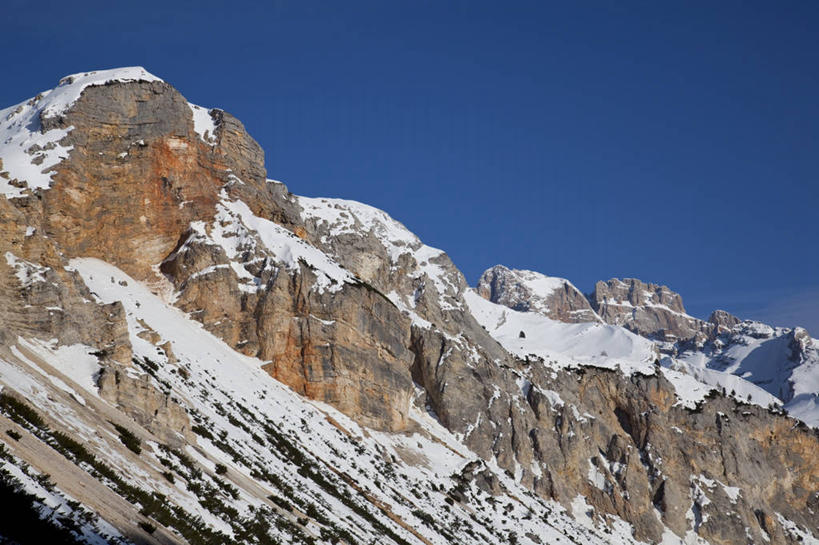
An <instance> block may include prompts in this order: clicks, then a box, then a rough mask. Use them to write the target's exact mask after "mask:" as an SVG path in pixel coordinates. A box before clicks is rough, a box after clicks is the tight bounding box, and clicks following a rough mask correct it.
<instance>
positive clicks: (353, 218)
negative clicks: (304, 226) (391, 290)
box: [297, 197, 461, 310]
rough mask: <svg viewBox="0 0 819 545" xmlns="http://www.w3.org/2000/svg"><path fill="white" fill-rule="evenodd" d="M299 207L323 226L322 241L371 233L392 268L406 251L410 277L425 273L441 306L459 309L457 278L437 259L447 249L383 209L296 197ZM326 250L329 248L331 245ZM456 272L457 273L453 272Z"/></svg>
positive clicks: (443, 256) (410, 303)
mask: <svg viewBox="0 0 819 545" xmlns="http://www.w3.org/2000/svg"><path fill="white" fill-rule="evenodd" d="M297 199H298V201H297V202H298V204H299V205H300V206H301V209H302V217H303V218H304V219H305V220H306V221H313V222H315V223H316V224H317V225H321V226H326V228H327V230H328V232H327V234H325V235H323V236H322V238H321V242H322V244H325V245H329V243H330V241H331V239H333V238H337V237H341V236H356V237H364V236H367V235H372V236H374V237H375V238H376V239H377V240H378V241H379V242H380V243H381V244H382V246H383V247H384V250H385V251H386V253H387V255H388V257H389V259H390V263H391V265H392V266H393V268H397V267H398V261H399V258H400V257H401V256H403V255H406V254H409V255H410V256H412V258H413V259H414V260H415V263H416V268H415V271H413V272H410V273H409V276H410V277H411V278H422V277H423V276H424V275H426V277H427V278H429V279H430V280H431V281H432V284H433V285H434V287H435V290H436V291H437V293H438V296H439V303H440V305H441V308H442V309H443V310H455V309H460V308H461V305H460V301H459V300H458V297H457V295H458V293H459V291H460V289H459V286H458V285H457V281H455V282H453V279H452V278H451V276H452V275H453V273H452V272H448V271H447V269H446V268H445V267H444V266H443V265H442V264H441V263H440V262H442V261H444V260H446V261H448V259H447V258H446V253H445V252H443V251H442V250H439V249H437V248H432V247H431V246H427V245H425V244H423V243H422V242H421V240H420V239H419V238H418V237H417V236H415V235H414V234H413V233H412V232H411V231H410V230H409V229H407V228H406V227H405V226H404V225H403V224H401V223H400V222H398V221H396V220H394V219H393V218H391V217H390V216H389V215H388V214H387V213H386V212H384V211H383V210H379V209H377V208H374V207H372V206H369V205H366V204H362V203H360V202H356V201H350V200H344V199H327V198H310V197H297ZM325 251H328V252H332V249H331V248H325ZM454 274H457V273H454ZM399 299H400V298H397V297H396V298H392V297H391V300H392V301H393V303H395V304H396V305H397V306H399V307H401V306H404V307H407V306H410V307H411V306H415V301H414V300H410V301H400V303H401V304H399Z"/></svg>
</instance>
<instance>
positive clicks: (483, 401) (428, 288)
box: [0, 68, 819, 544]
mask: <svg viewBox="0 0 819 545" xmlns="http://www.w3.org/2000/svg"><path fill="white" fill-rule="evenodd" d="M0 137H1V138H2V139H0V161H2V165H0V191H2V193H3V194H4V196H3V197H0V253H2V254H3V256H4V259H1V260H0V278H2V282H0V323H2V326H3V327H2V328H0V385H1V386H2V389H1V390H0V426H1V427H2V429H3V431H4V433H3V434H0V440H1V441H2V444H3V448H2V450H0V463H2V469H1V470H0V480H2V487H0V493H2V494H3V495H4V496H3V497H4V499H5V500H6V501H5V502H4V505H6V504H8V505H14V506H15V509H16V510H17V511H15V512H19V516H14V517H8V518H4V519H3V520H2V521H0V536H2V538H3V539H4V540H6V541H9V542H15V543H21V544H22V543H42V542H49V541H51V542H55V543H56V542H66V543H74V542H84V543H139V544H141V543H163V544H165V543H167V544H172V543H190V544H200V543H209V544H210V543H259V544H262V543H347V544H352V543H379V544H381V543H384V544H406V543H412V544H445V543H498V542H501V543H522V544H542V543H565V544H568V543H584V544H585V543H601V544H603V543H615V544H627V543H664V544H672V543H686V544H690V543H705V542H708V543H748V542H751V541H752V542H759V543H761V542H770V543H776V544H780V543H783V544H785V543H787V544H792V543H793V544H795V543H811V542H816V537H815V536H816V535H819V528H817V527H816V517H815V513H816V510H817V509H819V495H818V494H817V490H816V482H817V475H819V460H817V458H816V456H815V453H816V452H817V451H819V434H817V431H816V430H815V429H813V428H810V427H809V426H807V425H805V424H803V423H801V422H800V421H798V420H795V419H794V418H792V417H791V416H788V415H787V414H785V412H784V411H782V410H781V409H780V408H779V407H778V406H776V405H775V404H770V406H768V405H769V404H767V403H766V404H765V406H760V405H758V404H754V403H748V402H747V400H746V399H744V398H738V396H737V395H730V394H729V393H727V392H726V394H723V393H722V392H721V391H720V389H714V388H712V387H710V386H709V385H708V384H706V383H704V382H702V381H701V379H698V378H696V376H695V375H694V374H691V373H686V372H682V371H679V370H675V369H673V368H672V365H670V364H669V363H668V362H667V361H666V358H669V357H670V356H668V355H667V352H668V346H665V345H664V346H661V347H658V346H657V344H656V343H655V342H654V341H653V340H650V339H648V338H646V337H644V336H641V335H638V334H636V333H634V330H632V329H631V328H624V327H622V325H623V324H616V325H612V324H608V323H603V321H604V320H607V318H606V317H607V316H608V315H609V314H608V313H606V312H601V310H599V307H598V308H595V306H594V303H592V302H591V301H588V300H587V301H586V305H584V304H583V301H582V297H581V295H582V294H579V292H578V291H577V290H576V289H574V288H573V287H572V286H571V284H570V283H568V282H567V281H557V282H555V281H553V280H551V279H546V280H547V281H543V278H545V277H541V276H538V275H536V274H535V273H526V274H517V273H512V272H511V271H508V270H506V271H504V270H502V269H498V271H497V274H496V276H498V277H499V278H498V279H497V281H494V280H492V279H491V278H488V279H487V281H486V282H484V284H486V285H488V286H489V292H488V293H487V292H486V291H485V290H484V293H483V294H484V295H486V296H487V297H489V298H490V299H492V298H495V297H496V295H493V293H494V294H499V293H501V292H503V291H504V290H505V289H506V288H504V287H503V286H505V285H511V284H513V283H515V282H517V281H518V279H520V280H521V281H522V282H524V283H525V286H524V287H525V288H526V289H525V290H524V289H521V290H518V291H517V292H516V293H515V295H514V297H510V298H509V299H508V300H509V301H510V302H511V301H516V302H514V303H512V304H513V305H515V304H518V303H520V304H522V305H525V306H521V307H519V308H520V309H519V310H512V309H510V308H508V307H506V306H503V305H500V304H496V303H493V302H491V301H488V300H486V299H484V298H483V297H481V296H480V295H478V294H477V293H476V292H475V291H474V290H472V289H471V288H470V287H469V286H468V284H467V282H466V281H465V279H464V277H463V275H462V274H461V272H460V271H459V270H458V269H457V268H456V266H455V265H454V264H453V263H452V261H451V260H450V259H449V257H448V256H447V255H446V253H444V252H443V251H441V250H438V249H434V248H431V247H429V246H427V245H425V244H424V243H423V242H422V241H420V240H419V239H418V237H416V236H415V235H414V234H412V233H411V232H409V231H408V230H407V229H406V228H405V227H404V226H403V225H401V224H400V223H399V222H397V221H395V220H394V219H392V218H390V217H389V216H388V215H387V214H386V213H384V212H382V211H380V210H377V209H374V208H372V207H369V206H367V205H364V204H361V203H357V202H352V201H344V200H338V199H321V198H305V197H299V196H297V195H294V194H292V193H290V192H289V190H288V189H287V187H286V186H285V185H284V184H282V183H280V182H277V181H274V180H271V179H269V178H268V177H267V172H266V170H265V166H264V153H263V151H262V150H261V148H260V147H259V145H258V144H257V143H256V142H255V141H254V140H253V139H252V138H251V137H250V135H248V134H247V132H246V131H245V129H244V127H243V126H242V124H241V123H240V122H239V121H238V120H237V119H235V118H234V117H232V116H231V115H230V114H228V113H226V112H223V111H221V110H217V109H205V108H202V107H199V106H196V105H192V104H190V103H188V102H187V100H186V99H185V98H184V97H183V96H182V95H181V94H180V93H179V92H178V91H177V90H175V89H174V88H173V87H172V86H171V85H169V84H168V83H165V82H164V81H162V80H160V79H159V78H156V77H155V76H152V75H151V74H149V73H148V72H146V71H145V70H143V69H141V68H125V69H116V70H110V71H98V72H89V73H84V74H78V75H74V76H69V77H67V78H64V79H63V80H61V82H60V84H59V85H58V86H57V87H56V88H55V89H53V90H50V91H46V92H43V93H40V94H39V95H37V96H36V97H34V98H33V99H30V100H28V101H25V102H23V103H21V104H19V105H17V106H12V107H11V108H8V109H5V110H3V111H2V112H0ZM500 277H505V278H504V279H500ZM543 285H545V286H548V287H549V289H550V291H549V292H548V293H545V292H540V291H539V290H540V287H541V286H543ZM497 296H498V297H500V295H497ZM612 297H614V296H613V295H612ZM658 297H659V295H658ZM663 297H664V296H663ZM618 300H619V299H618ZM656 304H657V305H666V306H668V303H667V302H665V299H662V300H658V301H657V302H656ZM669 308H672V307H670V306H669ZM575 310H579V311H582V312H581V313H580V314H582V315H585V316H588V317H589V318H590V320H591V321H589V322H585V323H584V322H580V323H563V322H561V321H558V320H555V319H553V318H554V317H558V318H559V317H561V316H563V317H569V318H571V317H572V316H577V315H578V313H573V311H575ZM590 310H591V311H590ZM552 312H554V313H556V314H554V315H553V316H549V315H548V314H549V313H552ZM542 313H546V314H547V315H544V314H542ZM596 317H597V318H596ZM567 319H568V318H567ZM719 319H720V320H723V321H725V319H726V318H725V317H720V318H719ZM720 327H722V328H723V329H725V328H726V327H728V326H726V325H723V326H720ZM737 327H738V326H737ZM713 329H714V330H715V331H717V330H718V326H717V325H713ZM720 331H721V330H720ZM721 334H724V335H727V334H728V333H727V330H726V331H723V332H722V333H721ZM782 334H786V333H784V331H783V332H782ZM726 339H727V337H726ZM793 339H794V342H795V343H796V344H797V345H799V346H800V347H802V346H804V350H803V349H802V348H800V349H799V350H800V351H798V352H799V354H802V355H805V357H806V358H808V359H809V358H810V357H812V356H810V353H809V347H808V344H809V343H808V341H807V340H806V339H805V336H804V335H803V334H801V333H795V334H794V337H793ZM718 341H719V342H724V341H721V340H720V337H719V336H714V335H711V336H710V337H708V342H711V343H712V344H713V343H717V342H718ZM695 342H699V341H697V340H695ZM675 346H676V345H675ZM702 346H703V347H704V346H705V344H703V345H702ZM713 346H715V347H716V346H717V345H716V344H713ZM766 346H767V345H766ZM777 346H778V345H777ZM678 348H679V350H678V354H685V353H686V352H685V351H684V348H683V345H682V344H680V345H679V346H678ZM723 348H724V345H723ZM697 350H700V352H702V353H704V352H703V351H702V349H701V348H697ZM793 353H795V352H793ZM713 354H716V352H714V353H713ZM720 355H722V352H720ZM732 355H734V353H733V352H732V353H731V354H728V355H725V357H726V358H727V357H729V356H732ZM714 357H716V356H714ZM799 357H802V356H799ZM675 358H676V359H675V362H680V363H686V362H687V363H688V365H689V367H691V368H692V369H693V368H694V367H695V364H694V362H693V361H692V360H685V359H683V358H682V357H681V356H679V357H676V356H675ZM745 359H747V358H745ZM806 361H807V360H806ZM800 365H802V364H800ZM729 367H730V366H729ZM729 367H726V368H725V369H723V370H721V371H717V370H713V372H714V373H721V374H722V375H721V376H730V377H733V378H734V379H736V380H737V381H742V384H746V385H748V388H756V389H757V390H759V392H758V393H759V395H760V396H761V395H762V394H765V395H768V396H770V395H771V394H770V393H769V392H768V391H765V390H763V389H762V388H759V387H757V386H755V385H753V384H751V383H750V382H748V381H744V380H743V379H742V378H740V377H737V376H736V375H733V374H731V369H730V368H729ZM754 369H756V367H754ZM796 369H797V368H794V369H790V370H785V371H783V373H787V372H791V374H793V373H794V372H795V371H796ZM798 369H803V370H804V369H805V368H804V367H798ZM777 376H779V375H777ZM800 388H801V386H800ZM754 391H756V390H754ZM801 391H802V390H799V389H794V391H793V399H797V398H798V397H799V396H800V395H801ZM43 536H49V537H47V538H45V537H43ZM55 536H56V537H55Z"/></svg>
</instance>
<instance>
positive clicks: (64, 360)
mask: <svg viewBox="0 0 819 545" xmlns="http://www.w3.org/2000/svg"><path fill="white" fill-rule="evenodd" d="M17 342H18V343H19V344H20V346H22V347H23V348H25V349H27V350H30V351H31V352H32V353H34V354H36V355H37V356H39V357H40V358H42V359H43V360H45V362H46V363H48V364H49V365H51V366H52V367H54V368H55V369H57V370H58V371H59V372H61V373H62V374H63V375H65V376H66V377H68V378H70V379H71V380H73V381H74V382H75V383H76V384H77V385H79V386H81V387H82V388H83V389H84V390H86V391H87V392H89V393H91V394H93V395H95V396H96V395H98V394H97V383H96V375H97V374H98V373H99V371H100V369H101V368H100V365H99V362H98V360H97V358H96V356H93V355H91V352H93V351H94V349H93V348H92V347H90V346H86V345H84V344H73V345H68V346H66V345H63V346H56V345H55V343H45V342H43V341H37V340H26V339H22V338H21V339H18V341H17Z"/></svg>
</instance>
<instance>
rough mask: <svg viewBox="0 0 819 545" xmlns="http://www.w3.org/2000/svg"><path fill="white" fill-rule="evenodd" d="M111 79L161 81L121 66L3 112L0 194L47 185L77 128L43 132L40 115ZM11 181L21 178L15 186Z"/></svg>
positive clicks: (55, 112) (56, 111)
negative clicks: (66, 144) (72, 130)
mask: <svg viewBox="0 0 819 545" xmlns="http://www.w3.org/2000/svg"><path fill="white" fill-rule="evenodd" d="M112 81H123V82H125V81H161V80H160V79H159V78H157V77H156V76H153V75H151V74H149V73H148V72H146V71H145V69H144V68H141V67H131V68H118V69H114V70H100V71H95V72H85V73H82V74H74V75H72V76H67V77H65V78H63V79H62V80H60V84H59V85H58V86H57V87H56V88H54V89H52V90H49V91H44V92H42V93H40V94H39V95H37V96H36V97H34V98H32V99H30V100H26V101H24V102H21V103H20V104H17V105H15V106H11V107H9V108H6V109H4V110H0V161H2V168H0V193H2V194H4V195H5V196H6V198H9V199H10V198H15V197H20V196H23V195H24V194H25V192H26V187H27V188H28V189H30V190H34V189H48V187H49V186H50V185H51V177H52V176H53V174H54V172H53V171H52V170H51V169H52V167H54V166H55V165H56V164H58V163H59V162H60V161H62V160H63V159H65V158H67V157H68V154H69V152H70V151H71V148H70V147H66V146H62V145H61V144H60V141H61V140H62V139H63V138H65V136H66V135H67V134H68V133H69V132H70V131H71V129H72V128H73V127H67V128H61V129H52V130H50V131H46V132H42V127H41V123H40V120H41V118H51V117H55V116H59V115H61V114H63V113H64V112H65V111H66V110H67V109H68V108H69V107H71V105H72V104H74V102H76V100H77V99H78V98H79V97H80V95H81V94H82V92H83V91H84V90H85V89H86V88H87V87H89V86H93V85H105V84H106V83H109V82H112ZM12 180H17V183H16V184H12V183H11V181H12Z"/></svg>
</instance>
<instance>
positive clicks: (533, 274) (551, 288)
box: [476, 265, 601, 323]
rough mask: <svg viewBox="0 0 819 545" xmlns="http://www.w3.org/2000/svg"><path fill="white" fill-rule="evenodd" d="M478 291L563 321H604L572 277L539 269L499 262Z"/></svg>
mask: <svg viewBox="0 0 819 545" xmlns="http://www.w3.org/2000/svg"><path fill="white" fill-rule="evenodd" d="M476 291H477V293H478V294H479V295H480V296H481V297H483V298H484V299H487V300H489V301H492V302H493V303H498V304H501V305H505V306H507V307H509V308H511V309H514V310H519V311H524V312H536V313H538V314H542V315H543V316H546V317H548V318H551V319H553V320H558V321H561V322H569V323H579V322H600V321H601V320H600V317H599V316H597V314H596V313H595V312H594V311H593V310H592V308H591V305H589V302H588V300H587V299H586V297H585V295H583V293H581V292H580V290H578V289H577V288H576V287H575V286H574V285H573V284H572V283H571V282H570V281H568V280H566V279H565V278H559V277H556V276H547V275H545V274H543V273H540V272H537V271H530V270H526V269H510V268H509V267H506V266H505V265H495V266H494V267H490V268H488V269H486V270H485V271H484V272H483V274H482V275H481V277H480V279H479V280H478V285H477V287H476Z"/></svg>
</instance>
